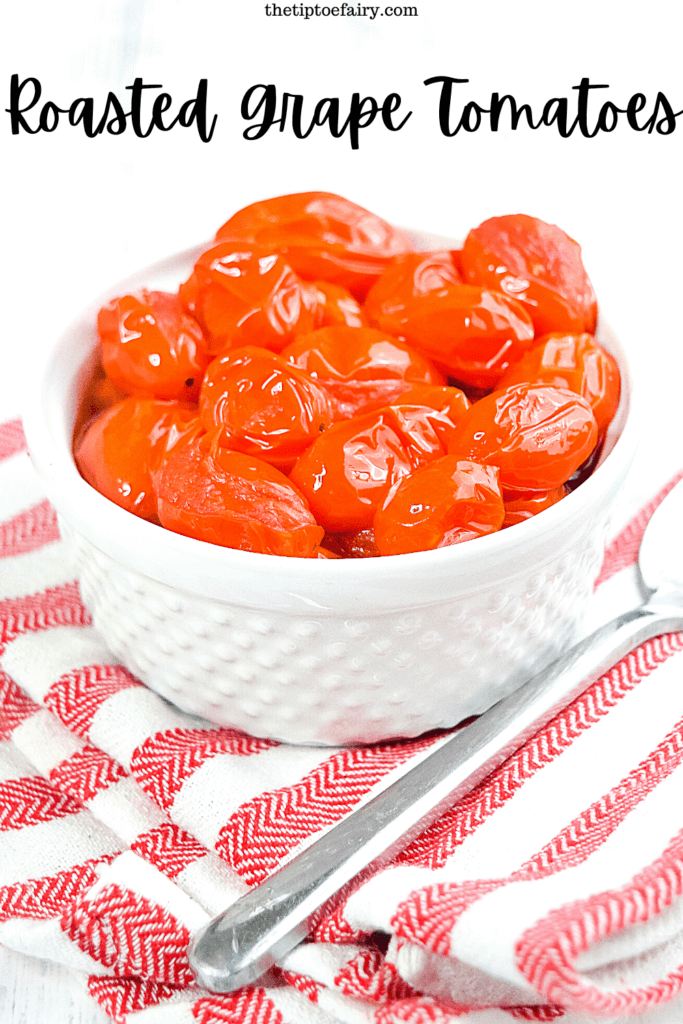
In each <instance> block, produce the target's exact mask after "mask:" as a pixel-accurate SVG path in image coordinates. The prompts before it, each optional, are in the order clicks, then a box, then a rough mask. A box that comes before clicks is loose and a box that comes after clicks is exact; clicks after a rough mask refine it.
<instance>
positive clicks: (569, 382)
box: [500, 333, 621, 437]
mask: <svg viewBox="0 0 683 1024" xmlns="http://www.w3.org/2000/svg"><path fill="white" fill-rule="evenodd" d="M525 381H527V382H533V383H534V384H553V385H554V386H555V387H558V388H566V389H567V390H568V391H573V392H574V393H575V394H577V395H582V396H583V397H584V398H585V399H586V400H587V401H588V402H589V403H590V407H591V409H592V410H593V415H594V416H595V421H596V423H597V425H598V433H599V434H600V436H601V437H602V436H604V434H605V431H606V430H607V427H608V426H609V425H610V423H611V421H612V418H613V416H614V414H615V412H616V411H617V406H618V405H619V395H620V392H621V377H620V375H619V367H618V366H617V361H616V359H615V358H614V356H613V355H612V354H611V353H610V352H608V351H607V350H606V349H604V348H603V347H602V345H600V344H598V342H597V341H596V340H595V338H594V337H593V335H592V334H562V333H556V334H546V335H545V336H544V337H542V338H537V339H536V343H535V344H534V347H533V348H532V349H530V350H529V351H528V352H527V353H526V354H525V355H524V356H522V358H521V359H520V361H519V362H518V363H514V365H513V366H511V367H510V368H509V370H507V371H506V373H505V376H504V377H503V379H502V380H501V382H500V388H501V390H502V389H503V388H508V387H512V386H513V385H515V384H522V383H524V382H525Z"/></svg>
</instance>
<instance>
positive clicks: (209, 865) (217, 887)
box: [176, 853, 249, 915]
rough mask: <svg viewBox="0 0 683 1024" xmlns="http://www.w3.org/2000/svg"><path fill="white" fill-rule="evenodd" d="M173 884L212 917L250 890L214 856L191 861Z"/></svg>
mask: <svg viewBox="0 0 683 1024" xmlns="http://www.w3.org/2000/svg"><path fill="white" fill-rule="evenodd" d="M176 883H177V884H178V885H179V886H180V887H181V889H183V890H184V891H185V892H186V893H187V894H188V896H191V897H192V899H193V900H196V901H197V903H199V904H201V906H202V907H204V909H205V910H206V911H208V913H209V914H212V915H213V914H219V913H220V912H221V911H223V910H227V908H228V907H230V906H232V904H233V903H234V902H235V900H236V899H239V897H240V896H242V895H243V894H244V893H245V892H246V891H247V890H248V888H249V886H248V885H247V883H246V882H245V881H244V880H243V879H241V878H240V876H239V875H238V874H237V872H236V871H233V870H232V868H231V867H230V866H229V865H228V864H226V863H225V861H222V860H221V859H220V858H219V857H218V856H217V855H216V854H215V853H208V854H207V855H206V856H205V857H199V858H198V859H197V860H193V861H192V862H191V863H190V864H188V865H187V867H186V868H183V870H182V871H181V872H180V873H179V874H178V875H177V876H176Z"/></svg>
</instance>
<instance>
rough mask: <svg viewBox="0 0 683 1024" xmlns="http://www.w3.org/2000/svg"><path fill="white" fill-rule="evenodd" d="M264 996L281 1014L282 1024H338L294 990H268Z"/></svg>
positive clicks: (333, 1018)
mask: <svg viewBox="0 0 683 1024" xmlns="http://www.w3.org/2000/svg"><path fill="white" fill-rule="evenodd" d="M266 995H267V996H268V998H269V999H270V1000H271V1002H272V1003H273V1005H274V1006H275V1008H276V1009H277V1010H279V1011H280V1013H281V1014H282V1017H283V1020H284V1024H338V1021H337V1018H336V1017H331V1016H330V1014H329V1013H328V1012H327V1011H326V1010H324V1009H323V1008H322V1007H321V1006H320V1005H318V1004H317V1003H312V1002H311V1000H310V999H309V998H308V996H305V995H303V994H302V993H301V992H297V990H296V989H295V988H290V987H289V986H287V985H284V986H283V987H282V988H269V989H266ZM370 1019H372V1018H370Z"/></svg>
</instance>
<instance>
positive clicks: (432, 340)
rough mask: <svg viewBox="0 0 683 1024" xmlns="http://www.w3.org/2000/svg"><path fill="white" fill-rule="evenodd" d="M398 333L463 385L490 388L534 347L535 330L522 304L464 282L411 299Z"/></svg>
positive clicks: (402, 317)
mask: <svg viewBox="0 0 683 1024" xmlns="http://www.w3.org/2000/svg"><path fill="white" fill-rule="evenodd" d="M397 335H398V336H399V337H400V338H402V339H403V340H404V341H405V342H407V343H408V345H410V346H412V347H414V348H416V349H417V350H418V352H421V353H422V354H423V355H425V356H427V357H428V358H429V359H432V360H433V361H434V363H436V365H437V366H438V367H440V368H441V369H442V370H444V371H445V372H446V373H447V374H450V375H452V376H453V377H454V378H455V379H456V381H457V382H458V383H459V384H463V385H468V386H471V387H474V388H482V389H485V390H491V388H495V387H496V385H497V384H498V381H499V380H500V379H501V377H502V376H503V373H504V372H505V370H507V368H508V366H509V365H510V364H511V363H513V362H517V360H518V359H521V357H522V356H523V355H524V353H525V352H526V351H527V349H528V348H530V346H531V344H532V342H533V337H534V329H533V326H532V323H531V319H530V317H529V315H528V314H527V313H526V312H525V311H524V310H523V309H522V307H521V306H520V305H519V303H518V302H515V301H514V300H513V299H510V298H508V296H506V295H503V294H502V293H501V292H491V291H488V290H487V289H485V288H480V287H478V286H475V285H464V284H463V285H453V286H452V287H450V288H448V289H445V290H444V291H442V292H434V293H430V294H429V295H418V296H415V297H414V298H412V299H411V300H410V301H407V302H406V304H405V306H404V309H403V313H402V314H401V327H400V330H398V331H397Z"/></svg>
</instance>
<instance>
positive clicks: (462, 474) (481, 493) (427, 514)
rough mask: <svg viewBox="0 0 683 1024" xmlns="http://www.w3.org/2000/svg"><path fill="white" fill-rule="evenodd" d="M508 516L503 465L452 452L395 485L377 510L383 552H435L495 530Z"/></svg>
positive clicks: (377, 531)
mask: <svg viewBox="0 0 683 1024" xmlns="http://www.w3.org/2000/svg"><path fill="white" fill-rule="evenodd" d="M504 516H505V510H504V507H503V498H502V495H501V491H500V486H499V483H498V470H497V469H496V468H495V467H491V466H481V465H478V464H477V463H475V462H470V461H466V460H462V459H459V458H458V456H457V455H446V456H445V457H444V458H442V459H437V460H436V461H435V462H430V463H429V464H428V465H426V466H422V467H421V468H420V469H418V470H416V471H415V472H414V473H413V474H412V475H411V476H409V477H406V478H405V479H404V480H401V481H400V483H398V484H397V485H395V487H394V488H392V490H391V492H390V493H389V495H388V496H387V498H386V499H385V501H384V504H383V506H382V507H381V508H380V509H379V510H378V511H377V513H376V515H375V521H374V530H375V542H376V544H377V548H378V550H379V553H380V554H381V555H402V554H407V553H409V552H411V551H431V550H433V549H434V548H442V547H449V546H451V545H452V544H461V543H462V542H463V541H467V540H474V539H475V538H476V537H483V536H484V535H485V534H487V533H495V532H496V531H497V530H499V529H500V528H501V526H502V523H503V519H504Z"/></svg>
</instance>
